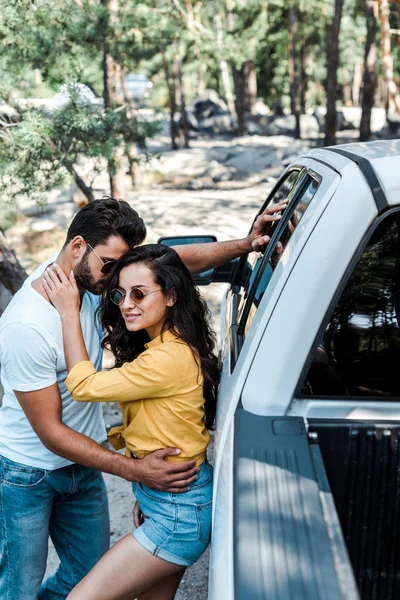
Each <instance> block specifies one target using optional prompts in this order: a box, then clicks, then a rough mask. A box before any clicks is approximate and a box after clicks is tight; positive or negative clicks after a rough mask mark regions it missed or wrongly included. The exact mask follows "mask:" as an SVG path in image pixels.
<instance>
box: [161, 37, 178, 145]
mask: <svg viewBox="0 0 400 600" xmlns="http://www.w3.org/2000/svg"><path fill="white" fill-rule="evenodd" d="M160 52H161V56H162V62H163V69H164V76H165V83H166V84H167V89H168V106H169V131H170V136H171V147H172V150H177V149H178V148H179V146H178V144H177V143H176V138H175V133H176V127H175V112H176V92H175V82H174V80H173V79H172V80H171V75H170V70H169V66H168V61H167V59H166V56H165V50H164V49H161V50H160Z"/></svg>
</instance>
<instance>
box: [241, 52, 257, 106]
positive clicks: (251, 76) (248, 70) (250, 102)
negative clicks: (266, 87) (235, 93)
mask: <svg viewBox="0 0 400 600" xmlns="http://www.w3.org/2000/svg"><path fill="white" fill-rule="evenodd" d="M244 81H245V99H244V104H245V110H246V111H247V112H249V113H253V111H254V107H255V104H256V100H257V75H256V69H255V65H254V61H253V60H246V62H245V63H244Z"/></svg>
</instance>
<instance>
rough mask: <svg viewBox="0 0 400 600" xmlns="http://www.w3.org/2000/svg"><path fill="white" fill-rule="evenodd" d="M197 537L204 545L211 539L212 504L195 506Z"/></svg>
mask: <svg viewBox="0 0 400 600" xmlns="http://www.w3.org/2000/svg"><path fill="white" fill-rule="evenodd" d="M196 517H197V536H198V538H199V540H200V541H202V542H204V544H208V543H209V542H210V538H211V517H212V502H207V503H206V504H198V505H197V506H196Z"/></svg>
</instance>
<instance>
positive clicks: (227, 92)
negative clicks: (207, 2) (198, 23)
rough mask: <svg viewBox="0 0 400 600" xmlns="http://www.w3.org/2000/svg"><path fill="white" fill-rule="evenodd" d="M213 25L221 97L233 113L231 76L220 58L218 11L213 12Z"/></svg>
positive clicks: (220, 39) (226, 64)
mask: <svg viewBox="0 0 400 600" xmlns="http://www.w3.org/2000/svg"><path fill="white" fill-rule="evenodd" d="M214 26H215V31H216V42H217V50H218V57H219V58H218V66H219V70H220V73H221V83H222V89H223V93H222V95H223V98H224V100H225V102H226V103H227V105H228V108H229V112H230V113H231V114H232V115H234V114H235V101H234V98H233V93H232V85H231V78H230V75H229V68H228V63H227V62H226V60H224V59H223V58H222V56H223V49H224V39H223V29H222V23H221V16H220V14H219V13H218V12H215V14H214Z"/></svg>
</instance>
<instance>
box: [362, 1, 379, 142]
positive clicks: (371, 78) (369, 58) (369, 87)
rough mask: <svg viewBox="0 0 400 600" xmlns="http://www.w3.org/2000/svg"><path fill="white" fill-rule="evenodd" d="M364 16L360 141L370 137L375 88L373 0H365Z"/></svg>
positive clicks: (374, 20) (375, 28) (375, 27)
mask: <svg viewBox="0 0 400 600" xmlns="http://www.w3.org/2000/svg"><path fill="white" fill-rule="evenodd" d="M365 17H366V21H367V39H366V42H365V54H364V73H363V82H362V98H361V106H362V112H361V121H360V142H365V141H367V140H369V138H370V137H371V113H372V108H373V106H374V99H375V90H376V73H375V62H376V30H377V23H376V19H375V14H374V0H365Z"/></svg>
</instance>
